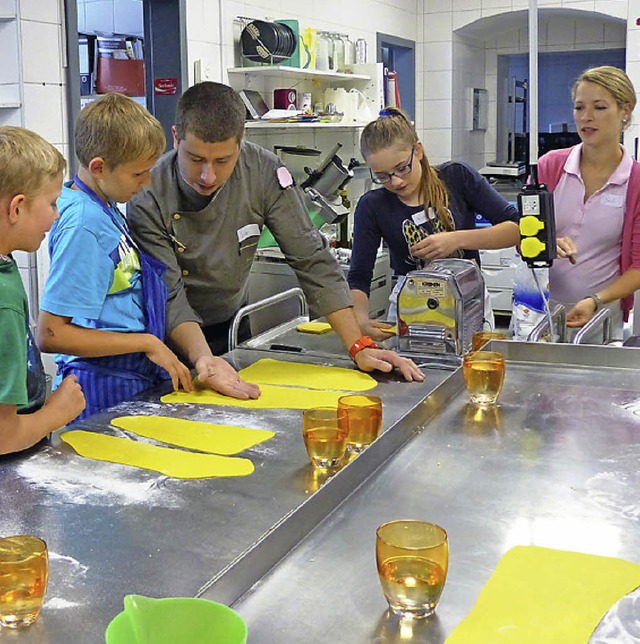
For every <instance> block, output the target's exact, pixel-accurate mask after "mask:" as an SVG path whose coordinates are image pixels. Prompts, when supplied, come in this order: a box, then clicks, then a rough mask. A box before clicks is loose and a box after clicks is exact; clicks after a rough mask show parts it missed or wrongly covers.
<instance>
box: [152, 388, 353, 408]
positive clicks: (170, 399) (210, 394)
mask: <svg viewBox="0 0 640 644" xmlns="http://www.w3.org/2000/svg"><path fill="white" fill-rule="evenodd" d="M260 391H261V392H262V393H261V394H260V398H258V399H257V400H238V399H237V398H232V397H231V396H223V395H222V394H219V393H218V392H217V391H211V390H210V389H198V390H193V391H191V392H189V393H187V392H185V391H172V392H171V393H170V394H166V395H165V396H162V398H160V400H161V401H162V402H163V403H196V404H200V405H227V406H229V407H243V408H245V409H309V408H311V407H337V406H338V398H340V396H344V394H345V392H344V391H320V390H318V389H298V388H296V387H278V386H276V385H262V384H261V385H260Z"/></svg>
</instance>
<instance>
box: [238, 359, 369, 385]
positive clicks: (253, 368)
mask: <svg viewBox="0 0 640 644" xmlns="http://www.w3.org/2000/svg"><path fill="white" fill-rule="evenodd" d="M240 377H241V378H242V379H244V380H246V381H247V382H253V383H255V384H257V385H284V386H292V387H306V388H307V389H331V390H334V391H335V390H337V389H339V390H342V391H367V390H368V389H373V388H374V387H375V386H376V385H377V384H378V383H377V382H376V380H375V378H373V377H371V376H370V375H369V374H368V373H363V372H362V371H358V370H357V369H344V368H343V367H325V366H323V365H317V364H309V363H306V362H288V361H286V360H273V359H272V358H264V359H262V360H258V361H257V362H254V363H253V364H252V365H250V366H249V367H246V368H245V369H242V370H241V371H240Z"/></svg>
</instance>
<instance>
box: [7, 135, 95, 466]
mask: <svg viewBox="0 0 640 644" xmlns="http://www.w3.org/2000/svg"><path fill="white" fill-rule="evenodd" d="M65 166H66V163H65V160H64V157H63V156H62V155H61V154H60V152H58V151H57V150H56V149H55V148H54V147H53V146H52V145H51V144H50V143H48V142H47V141H45V140H44V139H43V138H42V137H40V136H39V135H37V134H35V133H34V132H31V131H29V130H25V129H23V128H19V127H13V126H3V127H0V169H1V170H0V329H2V332H1V333H0V454H7V453H10V452H16V451H19V450H22V449H26V448H28V447H31V446H32V445H34V444H35V443H37V442H38V441H39V440H41V439H42V438H44V437H45V436H46V435H47V434H49V433H50V432H52V431H53V430H55V429H58V428H60V427H62V426H64V425H66V424H67V423H68V422H70V421H72V420H73V419H74V418H76V416H78V414H80V412H82V410H83V409H84V407H85V399H84V395H83V393H82V389H81V388H80V385H79V384H78V383H77V381H76V377H75V376H70V377H68V378H66V379H65V380H64V382H63V383H62V384H61V386H60V387H59V388H58V389H57V391H56V392H55V393H54V394H52V395H51V397H50V398H49V399H48V400H47V401H46V402H45V374H44V370H43V368H42V363H41V361H40V354H39V353H38V350H37V348H36V346H35V343H34V342H33V338H32V337H31V333H30V330H29V315H28V306H27V296H26V293H25V291H24V287H23V285H22V280H21V278H20V273H19V271H18V267H17V266H16V262H15V260H14V259H13V258H12V257H11V253H12V252H13V251H16V250H23V251H27V252H35V251H36V250H38V247H39V246H40V244H41V243H42V240H43V239H44V237H45V233H46V232H47V231H48V230H49V229H50V228H51V226H52V224H53V222H54V221H55V220H56V219H57V218H58V209H57V207H56V199H57V198H58V196H59V195H60V191H61V189H62V176H63V172H64V169H65Z"/></svg>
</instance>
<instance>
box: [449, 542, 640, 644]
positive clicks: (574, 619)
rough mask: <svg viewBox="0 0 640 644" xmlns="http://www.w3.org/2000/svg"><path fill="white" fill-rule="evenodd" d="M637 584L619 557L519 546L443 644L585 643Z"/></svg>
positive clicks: (635, 569)
mask: <svg viewBox="0 0 640 644" xmlns="http://www.w3.org/2000/svg"><path fill="white" fill-rule="evenodd" d="M638 586H640V566H639V565H637V564H634V563H631V562H629V561H624V560H622V559H614V558H612V557H599V556H596V555H585V554H582V553H578V552H568V551H564V550H552V549H549V548H539V547H536V546H518V547H516V548H513V549H511V550H509V551H508V552H507V553H506V554H505V555H504V556H503V557H502V559H501V560H500V561H499V563H498V566H497V567H496V569H495V571H494V572H493V575H491V578H490V579H489V581H488V582H487V584H486V585H485V587H484V588H483V589H482V592H481V593H480V596H479V597H478V600H477V601H476V604H475V606H474V607H473V610H472V611H471V612H470V613H469V615H468V616H467V617H466V618H465V619H464V620H463V621H462V622H461V623H460V624H459V625H458V626H457V628H455V629H454V631H453V632H452V633H451V635H450V636H449V637H448V638H447V640H446V644H476V643H477V644H484V643H487V644H488V643H491V644H542V643H544V644H573V643H575V644H585V643H586V642H588V641H589V637H590V636H591V635H592V633H593V631H594V630H595V629H596V627H597V626H598V624H599V622H600V620H601V619H602V618H603V617H604V616H605V614H606V613H607V611H608V610H609V609H610V608H611V606H613V605H614V604H615V603H616V602H617V601H618V600H619V599H621V598H622V597H624V596H625V595H627V594H628V593H630V592H631V591H632V590H634V589H635V588H637V587H638Z"/></svg>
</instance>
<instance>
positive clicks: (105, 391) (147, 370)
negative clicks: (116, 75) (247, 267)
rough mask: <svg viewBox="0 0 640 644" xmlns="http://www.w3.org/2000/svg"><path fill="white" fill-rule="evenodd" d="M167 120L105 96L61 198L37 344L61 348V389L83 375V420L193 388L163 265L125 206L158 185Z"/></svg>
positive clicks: (83, 128) (85, 119)
mask: <svg viewBox="0 0 640 644" xmlns="http://www.w3.org/2000/svg"><path fill="white" fill-rule="evenodd" d="M165 143H166V142H165V136H164V132H163V130H162V126H161V125H160V123H159V122H158V121H157V120H156V119H155V118H154V117H153V116H152V115H151V114H149V112H147V110H145V109H144V108H143V107H141V106H140V105H138V103H136V102H135V101H133V100H132V99H130V98H127V97H126V96H123V95H122V94H115V93H113V94H106V95H105V96H103V97H101V98H100V99H98V100H97V101H95V102H93V103H90V104H89V105H88V106H87V107H85V108H84V109H83V110H82V111H81V112H80V115H79V117H78V119H77V121H76V126H75V147H76V154H77V156H78V159H79V161H80V168H79V170H78V173H77V175H76V176H75V178H74V180H73V181H71V182H68V183H66V184H65V186H64V187H63V189H62V194H61V196H60V198H59V199H58V208H59V210H60V219H59V220H58V221H57V222H56V223H55V224H54V226H53V227H52V230H51V235H50V236H49V255H50V258H51V265H50V271H49V277H48V279H47V284H46V286H45V291H44V295H43V298H42V301H41V305H40V308H41V313H40V322H39V325H38V326H39V328H38V344H39V346H40V348H41V349H42V350H43V351H48V352H54V353H56V356H55V361H56V363H57V365H58V373H57V376H56V381H55V382H54V386H56V385H57V383H58V382H60V381H62V379H63V378H64V377H65V376H67V375H71V374H73V375H76V377H77V378H78V382H80V384H81V385H82V387H83V390H84V392H85V396H86V398H87V408H86V410H85V411H84V413H83V414H82V415H81V416H80V418H83V417H84V416H87V415H89V414H93V413H96V412H98V411H100V410H102V409H105V408H107V407H111V406H113V405H116V404H118V403H120V402H122V401H125V400H130V399H132V398H133V397H135V396H136V395H137V394H138V393H140V392H141V391H143V390H145V389H148V388H149V387H152V386H154V385H157V384H159V383H160V382H162V380H164V379H166V378H171V381H172V383H173V387H174V389H178V387H179V385H180V384H182V386H183V387H184V388H185V389H187V390H190V388H191V376H190V374H189V370H188V369H187V367H185V365H183V364H182V363H181V362H180V360H179V359H178V358H177V356H176V355H175V354H174V353H173V351H171V350H170V349H169V348H168V347H167V346H166V345H165V344H164V337H165V307H166V299H167V292H166V286H165V285H164V280H163V273H164V266H162V265H160V264H159V263H158V262H155V261H154V260H152V259H150V258H148V256H146V255H145V254H144V253H142V252H140V250H139V249H138V248H137V246H136V245H135V244H134V243H133V241H132V240H131V236H130V234H129V230H128V227H127V223H126V221H125V218H124V217H123V215H122V214H121V212H120V210H119V209H118V208H117V207H116V203H117V202H126V201H128V200H129V199H130V198H131V197H133V196H134V195H135V194H136V193H137V192H138V191H140V190H141V189H142V188H143V186H145V185H146V184H148V183H149V181H150V179H149V171H150V170H151V168H152V167H153V165H154V163H155V162H156V160H157V159H158V157H159V156H160V154H161V153H162V152H163V151H164V148H165Z"/></svg>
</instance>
